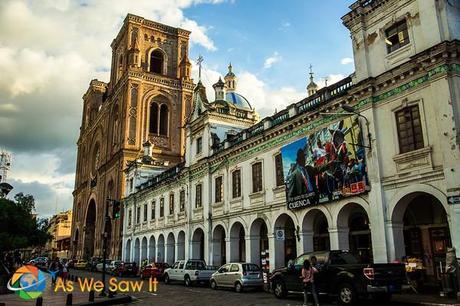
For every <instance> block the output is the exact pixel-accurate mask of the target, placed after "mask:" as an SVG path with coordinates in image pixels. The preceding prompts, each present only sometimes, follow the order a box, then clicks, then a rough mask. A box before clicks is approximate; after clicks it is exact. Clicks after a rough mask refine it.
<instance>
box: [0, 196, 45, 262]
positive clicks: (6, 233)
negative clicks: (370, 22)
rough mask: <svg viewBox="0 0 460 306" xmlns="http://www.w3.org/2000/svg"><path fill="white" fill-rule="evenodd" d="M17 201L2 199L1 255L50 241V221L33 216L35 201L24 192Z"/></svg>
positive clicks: (0, 210) (0, 214) (16, 197)
mask: <svg viewBox="0 0 460 306" xmlns="http://www.w3.org/2000/svg"><path fill="white" fill-rule="evenodd" d="M14 200H15V201H11V200H8V199H2V198H0V241H1V243H0V255H1V254H2V253H4V252H7V251H11V250H15V249H19V248H25V247H29V246H41V245H44V244H45V243H46V242H47V241H48V240H49V239H50V235H49V234H48V232H47V230H48V220H47V219H37V218H36V216H35V215H33V213H32V212H33V210H34V209H35V200H34V197H33V196H32V195H24V194H23V193H22V192H21V193H18V194H17V195H15V196H14Z"/></svg>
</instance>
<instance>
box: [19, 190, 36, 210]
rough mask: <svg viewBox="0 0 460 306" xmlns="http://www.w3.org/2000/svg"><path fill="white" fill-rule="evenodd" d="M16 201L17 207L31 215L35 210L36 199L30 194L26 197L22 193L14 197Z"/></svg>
mask: <svg viewBox="0 0 460 306" xmlns="http://www.w3.org/2000/svg"><path fill="white" fill-rule="evenodd" d="M14 200H15V201H16V205H18V206H19V207H21V208H22V209H24V210H25V211H26V212H28V213H29V214H31V213H32V211H33V210H34V209H35V199H34V197H33V196H32V195H30V194H26V195H24V194H23V193H22V192H20V193H18V194H16V195H15V196H14Z"/></svg>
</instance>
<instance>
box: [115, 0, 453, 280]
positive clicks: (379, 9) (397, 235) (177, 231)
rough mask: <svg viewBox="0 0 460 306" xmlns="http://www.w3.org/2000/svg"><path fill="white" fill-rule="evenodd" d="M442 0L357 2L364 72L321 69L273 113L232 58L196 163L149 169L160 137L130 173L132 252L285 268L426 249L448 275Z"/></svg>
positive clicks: (447, 104)
mask: <svg viewBox="0 0 460 306" xmlns="http://www.w3.org/2000/svg"><path fill="white" fill-rule="evenodd" d="M440 2H442V3H444V5H439V6H430V5H428V4H427V1H421V0H391V1H366V2H363V1H358V2H356V3H354V4H353V5H352V6H351V7H350V12H349V13H348V14H347V15H345V16H344V17H343V18H342V20H343V23H344V25H345V26H346V27H347V28H348V29H349V30H350V33H351V38H352V44H353V51H354V62H355V67H356V72H355V73H354V74H352V75H351V76H349V77H346V78H344V79H343V80H341V81H339V82H337V83H335V84H332V85H329V86H327V87H324V88H321V89H318V88H317V86H316V85H315V84H314V82H313V78H312V81H311V82H312V83H310V86H309V87H308V88H309V96H308V97H305V98H304V99H302V100H300V101H292V102H294V103H292V104H291V105H289V106H288V107H287V108H286V109H283V110H281V111H278V112H277V113H275V114H274V115H272V116H269V117H266V118H263V119H262V120H259V118H258V116H257V114H256V112H255V110H254V108H253V107H252V106H251V103H250V102H251V101H247V100H246V99H245V98H244V97H243V96H241V95H239V94H237V92H236V90H237V85H236V80H237V76H236V74H235V73H234V72H233V70H232V66H231V65H230V66H229V71H228V73H227V75H226V76H225V82H224V81H222V80H221V79H219V80H218V81H217V83H216V84H214V85H213V87H214V89H215V92H216V97H215V99H214V101H212V102H211V101H209V100H208V97H207V96H206V91H205V88H204V86H203V84H202V83H201V81H199V82H198V84H197V85H196V87H195V90H194V94H193V109H192V111H191V114H190V116H189V117H188V119H187V124H186V126H185V137H186V140H185V156H184V157H185V161H184V162H183V163H180V164H174V165H172V166H171V167H169V168H168V169H167V170H166V171H164V172H162V173H161V174H157V175H150V176H148V175H147V177H146V175H145V174H146V173H148V169H149V167H151V163H150V157H151V156H150V155H149V152H150V151H149V148H150V143H148V142H146V143H145V144H144V145H145V148H146V150H145V152H146V154H145V156H143V157H140V158H138V159H136V160H133V161H132V162H131V163H130V165H129V166H128V168H127V169H126V170H125V173H126V178H127V182H133V183H131V184H130V185H131V188H128V189H127V190H126V193H125V198H124V202H123V203H124V215H125V216H128V217H127V218H125V220H124V225H123V248H122V249H123V259H124V260H133V261H138V262H140V261H142V260H144V259H148V260H151V261H166V262H168V263H170V264H172V263H173V262H174V261H176V260H178V259H189V258H193V259H204V260H206V262H208V263H209V264H212V265H221V264H223V263H226V262H230V261H232V262H234V261H240V262H253V263H256V264H263V265H266V264H268V265H269V269H273V268H276V267H281V266H283V265H285V264H286V263H287V261H288V260H289V259H293V258H295V257H296V256H298V255H300V254H302V253H303V252H308V251H320V250H330V249H347V250H350V251H352V252H355V253H357V254H358V255H359V256H361V257H362V259H363V260H368V261H373V262H377V263H379V262H381V263H383V262H392V261H394V260H401V259H402V258H403V257H406V256H409V257H415V258H418V259H420V260H421V261H422V262H423V265H424V266H425V267H426V273H427V276H429V277H433V278H435V277H436V276H437V274H438V273H439V271H438V268H437V267H438V266H439V264H440V263H442V262H443V261H444V260H445V254H446V250H447V248H448V247H452V246H454V247H457V249H458V247H460V232H459V231H458V228H459V227H460V203H458V202H459V197H458V196H459V195H460V185H459V184H460V151H459V139H460V137H459V134H458V131H459V130H460V126H459V123H460V119H459V118H460V114H459V112H460V102H459V101H460V99H459V97H458V93H459V92H460V61H459V59H458V54H459V52H458V51H459V49H460V44H459V41H458V39H459V38H460V29H459V27H458V25H456V23H455V20H453V17H452V16H453V15H454V11H455V10H457V9H456V8H454V7H452V6H449V5H447V2H446V1H440ZM456 13H458V12H456ZM430 16H438V19H432V18H431V17H430ZM445 24H449V25H452V26H450V27H444V25H445ZM395 35H396V36H395ZM312 84H313V85H312ZM315 86H316V87H315ZM353 112H354V113H353ZM357 114H359V115H357ZM347 124H349V125H347ZM331 127H334V129H332V130H331ZM354 133H356V134H354ZM341 136H342V137H341ZM328 137H329V138H328ZM327 139H330V140H327ZM302 141H303V143H304V145H303V146H302V147H301V149H302V150H300V149H299V150H300V151H299V150H297V157H293V159H292V158H291V159H289V154H290V153H289V152H290V151H289V150H288V149H287V148H291V147H290V146H291V145H293V144H300V143H301V142H302ZM302 160H303V161H302ZM338 161H339V162H340V165H339V166H337V162H338ZM291 162H293V163H291ZM302 163H303V164H302ZM308 163H310V164H309V165H312V166H310V167H307V164H308ZM299 165H300V166H299ZM304 166H305V167H304ZM296 167H300V168H302V167H304V170H302V169H303V168H302V169H300V168H299V169H300V170H298V171H297V174H296ZM295 175H298V176H299V177H302V176H303V178H304V180H303V181H300V182H301V184H300V185H299V186H300V187H301V188H307V190H308V189H309V188H312V190H313V191H312V192H309V193H308V198H305V197H303V198H302V197H300V198H302V200H298V199H300V198H299V197H298V195H299V193H298V192H299V191H295V192H297V194H296V193H295V192H294V190H296V188H300V187H296V185H295V184H296V183H295V182H297V181H295V177H296V176H295ZM293 182H294V183H293ZM302 183H305V186H306V187H305V186H302ZM309 184H310V185H309ZM306 194H307V193H306Z"/></svg>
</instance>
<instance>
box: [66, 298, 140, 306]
mask: <svg viewBox="0 0 460 306" xmlns="http://www.w3.org/2000/svg"><path fill="white" fill-rule="evenodd" d="M131 301H132V297H131V296H130V295H123V296H119V297H113V298H109V299H104V300H101V301H94V302H84V303H76V304H73V305H74V306H94V305H98V306H99V305H101V306H102V305H117V304H125V303H130V302H131Z"/></svg>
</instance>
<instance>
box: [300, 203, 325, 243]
mask: <svg viewBox="0 0 460 306" xmlns="http://www.w3.org/2000/svg"><path fill="white" fill-rule="evenodd" d="M302 235H303V250H304V252H311V251H315V252H316V251H328V250H330V249H331V246H330V239H329V224H328V222H327V218H326V215H325V214H324V212H322V211H321V210H319V209H312V210H310V211H309V212H308V213H307V214H306V215H305V217H304V219H303V222H302Z"/></svg>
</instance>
